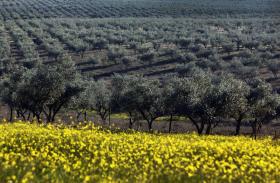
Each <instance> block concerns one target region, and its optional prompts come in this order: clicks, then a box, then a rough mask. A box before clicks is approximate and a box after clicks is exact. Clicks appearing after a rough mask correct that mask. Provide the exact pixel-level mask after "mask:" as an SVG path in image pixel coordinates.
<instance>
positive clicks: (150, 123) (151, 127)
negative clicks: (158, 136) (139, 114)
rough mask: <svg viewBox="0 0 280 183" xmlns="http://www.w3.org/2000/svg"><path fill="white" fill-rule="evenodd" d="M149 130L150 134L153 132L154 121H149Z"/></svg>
mask: <svg viewBox="0 0 280 183" xmlns="http://www.w3.org/2000/svg"><path fill="white" fill-rule="evenodd" d="M148 129H149V131H150V132H151V131H153V121H152V120H151V121H148Z"/></svg>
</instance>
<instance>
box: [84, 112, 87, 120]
mask: <svg viewBox="0 0 280 183" xmlns="http://www.w3.org/2000/svg"><path fill="white" fill-rule="evenodd" d="M84 121H87V112H86V111H85V112H84Z"/></svg>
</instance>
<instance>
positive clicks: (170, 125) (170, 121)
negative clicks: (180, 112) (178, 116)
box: [168, 114, 173, 133]
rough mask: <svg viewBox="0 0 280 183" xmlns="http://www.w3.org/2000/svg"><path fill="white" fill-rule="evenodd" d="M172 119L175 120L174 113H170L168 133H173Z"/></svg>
mask: <svg viewBox="0 0 280 183" xmlns="http://www.w3.org/2000/svg"><path fill="white" fill-rule="evenodd" d="M172 121H173V115H172V114H171V115H170V119H169V128H168V133H171V127H172Z"/></svg>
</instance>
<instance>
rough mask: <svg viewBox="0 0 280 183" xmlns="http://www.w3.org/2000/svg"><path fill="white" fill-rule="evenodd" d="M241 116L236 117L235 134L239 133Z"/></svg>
mask: <svg viewBox="0 0 280 183" xmlns="http://www.w3.org/2000/svg"><path fill="white" fill-rule="evenodd" d="M241 121H242V119H241V118H238V119H237V120H236V129H235V134H234V135H240V126H241Z"/></svg>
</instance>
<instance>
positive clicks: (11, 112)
mask: <svg viewBox="0 0 280 183" xmlns="http://www.w3.org/2000/svg"><path fill="white" fill-rule="evenodd" d="M13 112H14V110H13V108H12V107H10V119H9V121H10V122H12V121H13Z"/></svg>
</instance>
